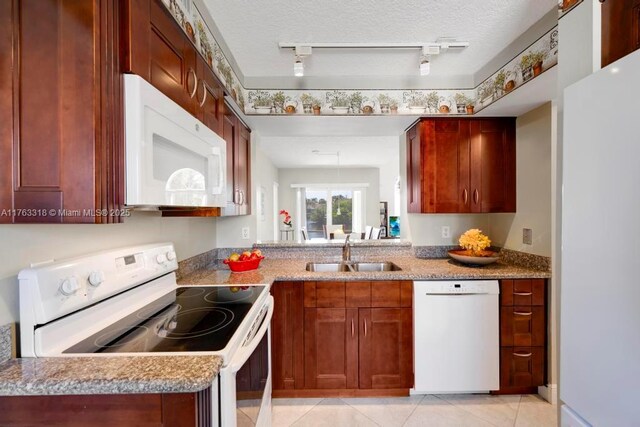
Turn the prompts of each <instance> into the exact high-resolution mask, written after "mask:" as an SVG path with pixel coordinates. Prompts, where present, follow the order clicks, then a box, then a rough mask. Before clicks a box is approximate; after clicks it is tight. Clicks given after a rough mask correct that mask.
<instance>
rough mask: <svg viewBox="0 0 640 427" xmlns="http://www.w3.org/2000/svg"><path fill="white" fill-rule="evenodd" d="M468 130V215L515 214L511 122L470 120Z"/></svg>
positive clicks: (512, 122) (513, 135)
mask: <svg viewBox="0 0 640 427" xmlns="http://www.w3.org/2000/svg"><path fill="white" fill-rule="evenodd" d="M470 130H471V157H470V173H471V185H470V203H471V212H478V213H479V212H482V213H488V212H515V211H516V157H515V119H512V118H504V119H503V118H496V119H487V120H471V121H470Z"/></svg>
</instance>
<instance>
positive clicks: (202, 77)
mask: <svg viewBox="0 0 640 427" xmlns="http://www.w3.org/2000/svg"><path fill="white" fill-rule="evenodd" d="M197 63H198V70H197V72H198V90H197V92H196V96H195V98H196V102H197V103H198V114H197V116H198V119H199V120H200V121H201V122H202V123H204V124H205V125H206V126H207V127H208V128H209V129H211V130H213V131H214V132H215V133H217V134H218V135H220V136H223V134H224V129H223V119H222V118H223V115H224V91H223V90H222V87H221V86H220V84H219V83H218V79H216V77H215V76H214V75H213V71H211V69H210V68H209V66H208V65H207V63H205V62H204V59H202V57H201V56H200V55H197Z"/></svg>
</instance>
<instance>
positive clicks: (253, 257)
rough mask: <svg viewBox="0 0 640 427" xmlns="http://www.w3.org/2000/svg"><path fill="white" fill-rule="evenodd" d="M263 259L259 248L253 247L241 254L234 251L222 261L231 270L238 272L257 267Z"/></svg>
mask: <svg viewBox="0 0 640 427" xmlns="http://www.w3.org/2000/svg"><path fill="white" fill-rule="evenodd" d="M263 259H264V257H263V256H262V252H261V251H260V249H254V250H252V251H244V252H242V253H241V254H239V253H236V252H234V253H232V254H231V255H229V258H227V259H225V260H224V261H222V262H223V263H225V264H227V265H228V266H229V269H230V270H231V271H233V272H236V273H239V272H242V271H251V270H255V269H257V268H258V266H259V265H260V261H262V260H263Z"/></svg>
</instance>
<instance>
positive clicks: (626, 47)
mask: <svg viewBox="0 0 640 427" xmlns="http://www.w3.org/2000/svg"><path fill="white" fill-rule="evenodd" d="M639 48H640V0H605V1H604V2H602V66H603V67H606V66H607V65H609V64H611V63H612V62H614V61H617V60H618V59H620V58H622V57H623V56H626V55H628V54H630V53H631V52H633V51H635V50H637V49H639Z"/></svg>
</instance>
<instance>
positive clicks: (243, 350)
mask: <svg viewBox="0 0 640 427" xmlns="http://www.w3.org/2000/svg"><path fill="white" fill-rule="evenodd" d="M267 304H268V306H269V309H268V311H267V315H266V316H265V317H264V320H263V321H262V326H260V329H259V330H258V332H257V333H256V334H255V335H254V336H253V338H252V339H251V342H250V343H248V344H247V345H246V346H244V347H240V348H239V349H238V351H237V353H236V354H235V356H234V357H233V359H232V360H231V363H230V364H229V369H230V370H231V373H232V374H235V373H236V372H238V371H239V370H240V368H242V366H244V364H245V363H246V361H247V360H249V358H250V357H251V355H252V354H253V352H254V351H255V349H256V347H258V344H260V341H262V338H263V337H264V335H265V334H266V333H267V330H268V329H269V325H271V318H272V317H273V297H272V296H271V295H269V297H268V298H267Z"/></svg>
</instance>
